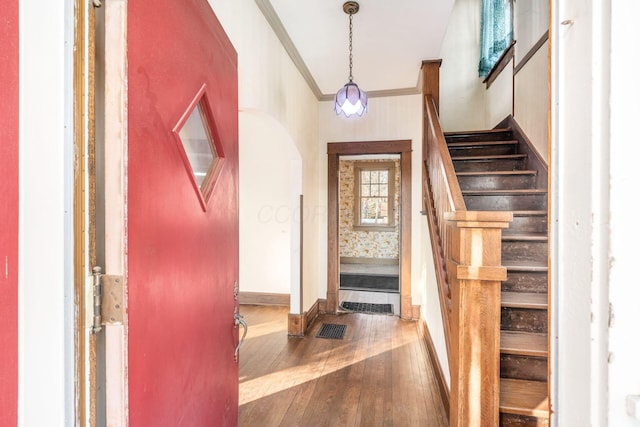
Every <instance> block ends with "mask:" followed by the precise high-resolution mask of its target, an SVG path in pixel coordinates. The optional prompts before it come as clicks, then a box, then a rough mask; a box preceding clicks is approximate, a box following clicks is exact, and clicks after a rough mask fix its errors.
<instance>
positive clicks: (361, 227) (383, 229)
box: [353, 225, 396, 232]
mask: <svg viewBox="0 0 640 427" xmlns="http://www.w3.org/2000/svg"><path fill="white" fill-rule="evenodd" d="M353 230H354V231H378V232H395V231H396V227H395V226H393V225H354V226H353Z"/></svg>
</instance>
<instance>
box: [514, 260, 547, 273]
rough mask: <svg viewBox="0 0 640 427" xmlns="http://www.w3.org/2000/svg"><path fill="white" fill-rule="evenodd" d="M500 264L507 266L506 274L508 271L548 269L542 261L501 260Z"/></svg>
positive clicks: (542, 270)
mask: <svg viewBox="0 0 640 427" xmlns="http://www.w3.org/2000/svg"><path fill="white" fill-rule="evenodd" d="M502 265H503V266H505V267H507V274H509V271H539V272H545V271H548V270H549V268H548V266H547V263H546V262H544V261H522V260H513V261H510V260H503V261H502Z"/></svg>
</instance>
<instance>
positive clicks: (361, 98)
mask: <svg viewBox="0 0 640 427" xmlns="http://www.w3.org/2000/svg"><path fill="white" fill-rule="evenodd" d="M342 10H344V13H346V14H348V15H349V81H348V82H347V84H345V85H344V86H343V87H342V89H340V90H339V91H338V93H336V97H335V106H334V110H335V112H336V114H338V115H340V113H342V114H344V115H345V116H346V117H349V116H351V115H352V114H357V115H358V116H362V114H364V112H365V111H367V94H366V93H365V92H364V91H363V90H361V89H360V88H359V87H358V85H357V84H355V83H354V81H353V53H352V50H353V15H355V14H356V13H358V10H360V5H359V4H358V3H357V2H355V1H348V2H346V3H345V4H343V5H342Z"/></svg>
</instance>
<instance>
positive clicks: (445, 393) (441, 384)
mask: <svg viewBox="0 0 640 427" xmlns="http://www.w3.org/2000/svg"><path fill="white" fill-rule="evenodd" d="M418 324H419V325H420V326H419V328H418V330H419V332H420V335H422V342H423V344H424V346H425V347H426V351H427V354H428V355H429V361H430V362H431V366H433V370H434V373H435V377H436V381H437V382H438V390H439V391H440V398H441V399H442V405H443V406H444V410H445V412H446V413H447V417H449V387H448V386H447V382H446V380H445V379H444V372H443V371H442V366H441V365H440V361H439V360H438V354H437V353H436V348H435V345H434V344H433V339H432V338H431V333H430V332H429V327H428V326H427V322H425V321H424V320H419V321H418Z"/></svg>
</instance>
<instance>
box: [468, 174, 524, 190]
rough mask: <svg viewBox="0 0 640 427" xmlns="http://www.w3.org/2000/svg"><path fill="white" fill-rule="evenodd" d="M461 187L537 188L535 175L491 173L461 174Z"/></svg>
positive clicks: (475, 188)
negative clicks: (485, 174) (478, 174)
mask: <svg viewBox="0 0 640 427" xmlns="http://www.w3.org/2000/svg"><path fill="white" fill-rule="evenodd" d="M458 182H460V189H462V191H465V190H512V189H518V190H522V189H529V188H535V184H536V177H535V175H490V176H477V175H474V176H459V177H458Z"/></svg>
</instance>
